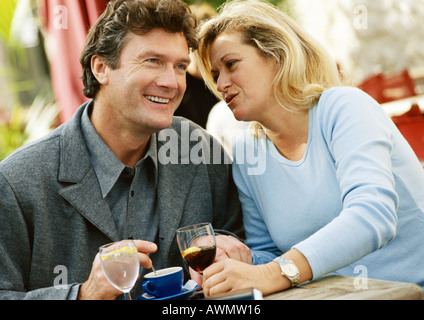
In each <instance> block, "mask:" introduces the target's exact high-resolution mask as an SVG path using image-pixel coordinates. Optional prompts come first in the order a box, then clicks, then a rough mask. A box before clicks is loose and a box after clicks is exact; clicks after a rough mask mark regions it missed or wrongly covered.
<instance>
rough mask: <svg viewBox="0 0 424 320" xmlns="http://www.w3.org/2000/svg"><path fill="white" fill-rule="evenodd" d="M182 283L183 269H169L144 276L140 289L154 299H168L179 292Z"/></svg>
mask: <svg viewBox="0 0 424 320" xmlns="http://www.w3.org/2000/svg"><path fill="white" fill-rule="evenodd" d="M183 281H184V275H183V268H181V267H171V268H166V269H160V270H156V272H150V273H148V274H146V275H145V276H144V282H143V283H142V284H141V288H142V289H143V291H144V292H146V293H148V294H150V295H152V296H155V297H156V298H162V297H169V296H173V295H176V294H179V293H180V292H181V288H182V286H183Z"/></svg>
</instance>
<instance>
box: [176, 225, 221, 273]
mask: <svg viewBox="0 0 424 320" xmlns="http://www.w3.org/2000/svg"><path fill="white" fill-rule="evenodd" d="M177 242H178V247H179V248H180V252H181V255H182V257H183V259H184V260H185V261H186V262H187V263H188V265H189V266H190V267H191V268H192V269H193V270H195V271H196V272H198V273H200V275H201V276H202V281H203V270H205V269H206V268H207V267H208V266H210V265H211V264H212V263H213V261H214V260H215V253H216V241H215V233H214V231H213V228H212V225H211V224H210V223H208V222H206V223H199V224H194V225H190V226H187V227H183V228H180V229H177Z"/></svg>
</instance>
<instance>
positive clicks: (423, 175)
mask: <svg viewBox="0 0 424 320" xmlns="http://www.w3.org/2000/svg"><path fill="white" fill-rule="evenodd" d="M199 45H200V46H199V51H198V55H199V57H200V58H199V63H200V66H201V68H202V72H203V74H204V78H205V79H206V81H207V83H208V86H209V88H210V89H211V90H213V91H214V92H215V93H216V94H217V95H221V96H222V98H223V100H225V102H226V103H227V105H228V106H229V108H230V109H231V110H232V112H233V113H234V116H235V117H236V119H237V120H243V121H255V123H256V125H255V128H254V130H246V131H244V132H243V133H242V134H241V135H239V136H238V138H237V140H236V143H235V145H234V164H233V169H234V173H233V175H234V180H235V182H236V184H237V186H238V189H239V197H240V200H241V202H242V207H243V215H244V222H245V228H246V236H247V241H246V243H247V244H248V245H249V246H250V248H251V250H252V265H250V264H247V263H242V262H239V261H235V260H227V261H222V262H218V263H215V264H213V265H212V266H210V267H209V268H208V269H206V270H205V272H204V277H205V283H204V291H205V293H206V294H207V295H214V294H217V293H220V292H226V291H230V290H235V289H239V288H242V287H256V288H257V289H260V290H262V292H263V293H264V294H269V293H272V292H276V291H280V290H283V289H287V288H290V287H291V286H295V285H297V284H299V283H302V282H305V281H308V280H313V279H317V278H319V277H321V276H322V275H324V274H328V273H337V274H341V275H349V276H358V275H359V276H362V277H364V276H365V277H369V278H380V279H388V280H395V281H405V282H413V283H417V284H419V285H420V286H422V287H424V232H423V230H424V172H423V168H422V167H421V165H420V163H419V162H418V160H417V158H416V156H415V155H414V152H413V151H412V149H411V148H410V146H409V145H408V144H407V142H406V141H405V140H404V138H403V137H402V136H401V134H400V133H399V131H398V130H397V128H396V127H395V126H394V124H393V122H392V121H391V119H390V118H389V117H388V116H387V115H386V114H385V112H384V111H383V109H382V108H381V107H380V106H379V105H378V104H377V103H376V102H375V101H374V100H373V99H372V98H370V97H369V96H368V95H366V94H365V93H363V92H362V91H360V90H358V89H356V88H351V87H346V86H342V83H341V80H340V75H339V73H338V71H337V66H336V63H335V62H334V61H333V60H332V59H331V58H330V57H329V55H328V54H327V53H326V52H325V50H324V49H323V48H322V47H321V46H320V45H319V44H317V43H316V42H315V41H314V40H312V39H311V38H310V37H309V36H308V35H307V34H305V33H304V32H302V31H301V30H300V29H299V28H298V27H297V26H296V25H295V24H294V23H293V22H292V21H291V20H290V19H289V18H288V17H287V16H286V15H285V14H283V13H282V12H281V11H280V10H278V9H276V8H275V7H274V6H272V5H270V4H268V3H263V2H259V1H255V0H248V1H233V2H229V3H227V4H226V5H225V6H224V7H223V8H222V9H221V11H220V13H219V15H218V16H217V17H215V18H214V19H212V20H210V21H208V22H207V23H206V24H204V25H203V26H202V28H201V33H200V44H199ZM261 133H263V134H261ZM254 156H256V157H258V156H259V160H261V161H262V165H261V166H259V165H258V163H259V162H258V163H253V164H252V161H249V159H252V157H254ZM259 167H261V168H260V170H259V169H258V168H259Z"/></svg>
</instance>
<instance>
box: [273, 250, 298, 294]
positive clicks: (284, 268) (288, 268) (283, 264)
mask: <svg viewBox="0 0 424 320" xmlns="http://www.w3.org/2000/svg"><path fill="white" fill-rule="evenodd" d="M273 261H275V262H277V263H278V264H279V265H280V268H281V274H282V275H283V276H285V277H286V278H287V279H289V280H290V282H291V284H292V287H295V286H297V285H298V284H299V269H298V268H297V266H296V265H295V264H294V262H293V261H291V260H289V259H286V258H283V257H281V256H280V257H277V258H275V259H274V260H273Z"/></svg>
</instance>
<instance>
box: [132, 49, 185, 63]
mask: <svg viewBox="0 0 424 320" xmlns="http://www.w3.org/2000/svg"><path fill="white" fill-rule="evenodd" d="M146 56H152V57H157V58H165V57H166V55H164V54H162V53H160V52H157V51H154V50H149V49H147V50H140V52H139V53H138V54H137V58H143V57H146ZM180 62H181V63H187V64H190V62H191V59H190V57H189V56H188V55H187V57H184V58H181V60H180Z"/></svg>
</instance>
